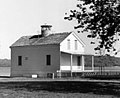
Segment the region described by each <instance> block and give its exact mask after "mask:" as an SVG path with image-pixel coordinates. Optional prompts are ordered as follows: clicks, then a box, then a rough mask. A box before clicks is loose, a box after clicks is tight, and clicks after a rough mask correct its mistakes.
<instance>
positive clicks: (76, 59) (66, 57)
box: [59, 52, 94, 76]
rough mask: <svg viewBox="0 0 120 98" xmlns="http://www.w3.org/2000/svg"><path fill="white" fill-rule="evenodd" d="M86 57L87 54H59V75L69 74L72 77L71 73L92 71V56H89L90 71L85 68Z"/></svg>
mask: <svg viewBox="0 0 120 98" xmlns="http://www.w3.org/2000/svg"><path fill="white" fill-rule="evenodd" d="M87 55H88V54H78V53H70V52H69V53H68V52H61V53H60V70H59V73H62V72H69V73H70V74H71V76H72V73H80V72H86V71H87V72H92V71H94V55H90V57H91V68H90V69H86V68H85V56H87Z"/></svg>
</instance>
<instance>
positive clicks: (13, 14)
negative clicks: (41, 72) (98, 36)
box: [0, 0, 93, 59]
mask: <svg viewBox="0 0 120 98" xmlns="http://www.w3.org/2000/svg"><path fill="white" fill-rule="evenodd" d="M76 3H77V0H0V59H4V58H7V59H10V58H11V52H10V48H9V47H10V46H11V45H12V44H13V43H14V42H15V41H16V40H18V39H19V38H20V37H22V36H26V35H34V34H38V33H39V32H40V25H42V24H45V23H47V24H51V25H52V26H53V27H52V31H53V32H64V31H68V32H69V31H74V28H73V27H74V25H75V24H76V21H75V20H74V21H72V22H70V21H67V20H64V16H65V13H66V12H67V13H69V11H70V9H75V8H76ZM80 37H81V39H82V40H83V41H84V42H85V43H87V45H86V47H87V48H86V51H87V53H93V46H90V45H89V42H90V40H89V39H87V38H86V34H84V35H80Z"/></svg>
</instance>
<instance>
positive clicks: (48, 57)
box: [46, 55, 51, 65]
mask: <svg viewBox="0 0 120 98" xmlns="http://www.w3.org/2000/svg"><path fill="white" fill-rule="evenodd" d="M46 65H51V55H46Z"/></svg>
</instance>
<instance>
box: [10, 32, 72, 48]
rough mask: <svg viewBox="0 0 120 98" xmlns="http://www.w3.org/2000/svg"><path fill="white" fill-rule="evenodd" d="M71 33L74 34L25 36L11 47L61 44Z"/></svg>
mask: <svg viewBox="0 0 120 98" xmlns="http://www.w3.org/2000/svg"><path fill="white" fill-rule="evenodd" d="M71 33H72V32H70V33H67V32H64V33H55V34H50V35H48V36H46V37H42V36H41V35H33V36H23V37H21V38H20V39H18V40H17V41H16V42H15V43H13V44H12V46H11V47H15V46H31V45H46V44H60V43H61V42H62V41H63V40H64V39H65V38H66V37H67V36H68V35H70V34H71Z"/></svg>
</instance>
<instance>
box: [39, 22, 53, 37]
mask: <svg viewBox="0 0 120 98" xmlns="http://www.w3.org/2000/svg"><path fill="white" fill-rule="evenodd" d="M51 27H52V25H46V24H45V25H41V35H42V37H45V36H48V35H49V34H51Z"/></svg>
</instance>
